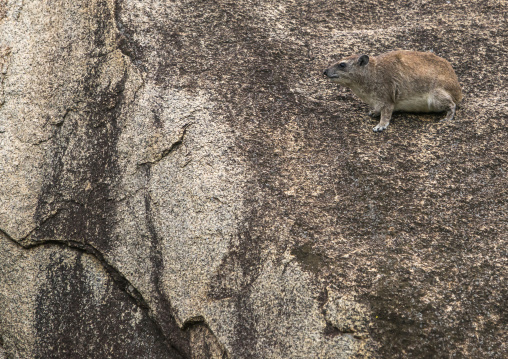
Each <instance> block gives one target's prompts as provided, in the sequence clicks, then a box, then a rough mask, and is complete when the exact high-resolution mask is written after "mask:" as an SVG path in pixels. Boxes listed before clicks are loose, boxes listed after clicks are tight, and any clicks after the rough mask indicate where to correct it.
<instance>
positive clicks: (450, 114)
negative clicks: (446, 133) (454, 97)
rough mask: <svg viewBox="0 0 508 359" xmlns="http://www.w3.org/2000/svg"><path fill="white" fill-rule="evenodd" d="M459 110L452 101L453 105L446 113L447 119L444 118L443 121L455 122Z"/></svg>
mask: <svg viewBox="0 0 508 359" xmlns="http://www.w3.org/2000/svg"><path fill="white" fill-rule="evenodd" d="M456 108H457V105H455V103H454V102H453V101H452V105H451V106H450V107H449V108H448V111H447V112H446V117H445V118H443V119H442V120H441V121H450V120H453V117H454V116H455V109H456Z"/></svg>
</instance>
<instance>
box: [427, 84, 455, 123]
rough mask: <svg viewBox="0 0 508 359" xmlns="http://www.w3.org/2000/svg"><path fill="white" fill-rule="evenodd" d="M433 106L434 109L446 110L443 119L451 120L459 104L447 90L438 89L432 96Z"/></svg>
mask: <svg viewBox="0 0 508 359" xmlns="http://www.w3.org/2000/svg"><path fill="white" fill-rule="evenodd" d="M432 107H433V110H434V111H446V116H445V118H443V119H442V120H441V121H450V120H453V117H454V116H455V109H456V108H457V105H456V104H455V102H454V101H453V98H452V96H451V95H450V94H449V93H448V92H447V91H445V90H437V91H436V92H435V93H434V96H433V98H432Z"/></svg>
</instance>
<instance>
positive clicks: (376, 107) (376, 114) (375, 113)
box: [368, 103, 382, 117]
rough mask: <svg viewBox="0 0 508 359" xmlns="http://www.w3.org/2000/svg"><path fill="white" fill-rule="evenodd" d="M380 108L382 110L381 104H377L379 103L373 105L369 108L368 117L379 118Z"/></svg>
mask: <svg viewBox="0 0 508 359" xmlns="http://www.w3.org/2000/svg"><path fill="white" fill-rule="evenodd" d="M381 108H382V105H381V104H379V103H376V104H374V105H373V106H372V107H371V110H370V111H369V113H368V115H369V116H370V117H379V116H381Z"/></svg>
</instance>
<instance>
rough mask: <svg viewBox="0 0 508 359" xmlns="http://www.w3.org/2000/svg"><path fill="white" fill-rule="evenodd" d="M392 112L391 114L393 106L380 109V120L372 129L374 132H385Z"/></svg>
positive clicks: (389, 105) (388, 105)
mask: <svg viewBox="0 0 508 359" xmlns="http://www.w3.org/2000/svg"><path fill="white" fill-rule="evenodd" d="M392 112H393V104H387V105H384V106H383V107H382V108H381V120H380V121H379V123H378V124H377V126H376V127H374V128H373V130H374V132H381V131H383V130H386V128H387V127H388V125H389V124H390V119H391V118H392Z"/></svg>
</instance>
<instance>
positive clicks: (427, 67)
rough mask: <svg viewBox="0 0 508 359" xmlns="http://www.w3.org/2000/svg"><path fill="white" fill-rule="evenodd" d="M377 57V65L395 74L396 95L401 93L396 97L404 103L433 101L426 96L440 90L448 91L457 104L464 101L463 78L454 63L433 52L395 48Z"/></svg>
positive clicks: (393, 78)
mask: <svg viewBox="0 0 508 359" xmlns="http://www.w3.org/2000/svg"><path fill="white" fill-rule="evenodd" d="M376 60H377V61H376V67H378V68H381V69H383V71H384V72H386V73H388V74H390V75H389V76H391V77H392V79H391V80H392V81H393V84H394V86H395V89H394V96H399V97H398V98H394V100H395V101H396V102H401V104H400V105H403V103H404V102H408V101H410V102H414V101H424V100H429V99H428V98H426V97H428V96H425V95H426V94H429V93H431V92H432V91H434V90H436V89H440V90H444V91H446V92H448V93H449V94H450V95H451V96H452V98H453V101H454V102H455V103H456V104H457V103H459V102H460V101H461V100H462V91H461V89H460V85H459V81H458V78H457V75H456V74H455V71H454V70H453V68H452V66H451V64H450V63H449V62H448V61H446V60H445V59H443V58H441V57H439V56H436V55H435V54H433V53H430V52H418V51H403V50H401V51H392V52H388V53H385V54H383V55H380V56H378V57H377V58H376ZM397 87H399V88H398V89H397ZM422 95H423V96H422ZM397 107H399V106H397ZM402 107H405V106H402Z"/></svg>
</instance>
